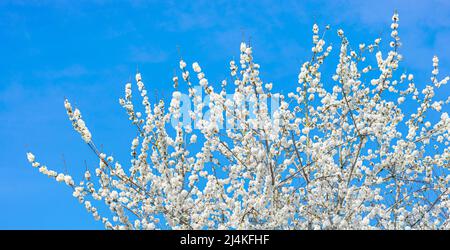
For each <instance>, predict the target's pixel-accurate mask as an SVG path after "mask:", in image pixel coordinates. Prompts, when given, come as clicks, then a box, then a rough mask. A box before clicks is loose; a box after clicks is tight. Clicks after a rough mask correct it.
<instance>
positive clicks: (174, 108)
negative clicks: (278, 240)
mask: <svg viewBox="0 0 450 250" xmlns="http://www.w3.org/2000/svg"><path fill="white" fill-rule="evenodd" d="M398 21H399V17H398V14H397V13H394V15H393V17H392V24H391V40H392V41H390V43H389V46H390V49H389V51H387V52H382V50H381V47H382V46H381V44H383V43H382V41H381V39H380V38H378V39H375V40H374V42H372V43H370V44H367V45H365V44H359V46H357V47H356V48H354V47H353V48H352V47H351V45H350V43H349V41H348V39H347V38H346V36H345V35H344V32H343V31H342V30H338V31H337V39H339V40H340V47H339V53H338V59H339V62H338V64H337V66H336V71H335V72H333V74H331V75H328V76H325V75H324V74H322V73H321V66H322V64H324V63H325V61H326V59H327V57H328V56H329V55H330V53H331V51H332V46H331V45H330V46H326V45H325V44H326V43H325V40H324V39H325V34H326V33H327V31H328V33H329V30H330V28H329V26H326V27H324V31H323V32H321V33H319V26H318V25H316V24H314V26H313V29H312V33H313V36H312V38H313V39H312V56H311V58H310V60H308V61H306V62H305V63H303V64H302V65H301V69H300V72H299V75H298V83H297V85H296V89H295V91H293V92H291V93H289V94H288V95H287V96H285V95H282V94H280V93H274V92H272V83H264V82H263V80H262V79H261V78H260V76H259V70H260V66H259V65H258V64H257V63H256V62H255V61H254V59H253V53H252V48H251V47H249V46H248V45H247V44H245V43H242V44H241V46H240V60H239V61H238V62H235V61H231V62H230V78H229V79H227V80H224V81H223V82H222V83H221V84H218V85H214V86H213V84H211V83H210V82H209V81H208V80H207V78H206V75H205V73H204V72H203V71H202V68H201V67H200V65H199V64H198V63H196V62H195V63H193V64H192V71H190V68H189V67H188V66H187V63H186V62H185V61H184V60H180V64H179V66H180V69H181V72H180V74H181V76H182V77H181V78H180V79H179V78H178V77H177V76H175V77H174V78H173V82H174V88H175V90H174V92H173V96H172V99H171V101H170V104H169V105H166V103H165V102H164V101H162V100H161V101H159V102H158V103H153V104H152V103H150V101H149V98H148V96H147V90H146V87H145V85H144V83H143V80H142V77H141V74H140V73H137V74H136V83H137V87H138V90H139V92H138V93H139V95H140V99H141V102H142V107H140V108H138V107H136V106H135V105H134V104H133V101H132V99H133V98H132V84H131V83H127V84H126V85H125V96H124V98H121V99H120V105H121V106H122V107H123V108H124V109H125V111H126V113H127V114H128V117H129V119H130V121H131V123H132V126H134V127H135V128H136V130H137V131H138V136H137V137H136V138H133V139H132V141H131V161H130V162H129V163H127V164H124V165H122V164H121V163H119V162H118V161H117V160H115V159H113V157H112V156H108V155H107V154H105V153H104V152H101V151H100V150H99V148H98V147H96V144H95V143H94V141H93V137H92V136H91V132H90V131H89V129H88V127H87V126H86V124H85V122H84V121H83V117H82V115H81V112H80V110H79V109H77V108H75V107H73V106H72V105H71V104H70V102H69V101H68V100H67V99H66V100H65V102H64V106H65V108H66V110H67V114H68V116H69V120H70V121H71V123H72V125H73V128H74V129H75V130H76V131H77V132H78V133H79V134H80V135H81V137H82V139H83V140H84V142H85V143H86V144H87V145H88V146H89V147H90V148H91V149H92V151H93V152H94V153H95V154H96V155H97V157H98V159H99V165H98V167H97V168H95V170H94V169H91V170H87V171H86V172H85V174H84V178H83V179H82V180H80V181H76V180H74V179H73V178H72V177H71V176H70V175H67V174H63V173H58V172H56V171H54V170H50V169H49V168H47V167H46V166H44V165H42V164H40V163H39V162H38V161H37V160H36V159H35V156H34V155H33V154H32V153H27V157H28V160H29V162H30V163H31V164H32V166H33V167H36V168H38V169H39V172H41V173H42V174H44V175H47V176H49V177H50V178H53V179H55V180H56V181H58V182H62V183H65V184H66V185H68V186H69V187H71V188H72V189H73V196H74V197H75V198H77V199H78V200H79V202H80V203H82V204H83V205H84V207H85V208H86V209H87V211H88V212H90V213H92V215H93V216H94V218H95V219H96V220H101V221H102V222H103V223H104V225H105V227H106V228H107V229H158V228H173V229H450V218H449V216H450V214H449V212H450V211H449V210H450V199H449V198H450V196H449V195H450V190H449V188H450V185H449V182H450V175H449V159H450V152H449V141H450V136H449V133H450V118H449V115H448V113H446V112H444V111H445V108H446V107H447V106H446V105H447V104H448V103H449V102H450V98H447V99H445V100H436V98H435V92H436V91H438V90H439V89H440V88H442V87H443V86H444V85H445V84H446V83H447V81H448V80H449V77H448V76H446V77H441V78H440V77H438V73H439V72H438V64H439V60H438V58H437V57H436V56H435V57H433V59H432V66H433V69H432V72H431V79H430V82H429V83H428V84H426V86H425V88H423V89H418V88H417V87H416V83H415V81H414V76H413V75H412V74H406V73H401V72H398V68H399V63H400V62H401V61H402V55H401V54H400V53H399V47H400V38H399V36H398ZM179 82H180V83H179ZM197 83H198V84H197ZM228 83H231V84H228ZM179 84H180V85H181V84H185V85H186V86H187V93H186V94H183V93H181V92H180V91H178V88H179V87H181V86H179ZM198 85H199V86H200V87H199V86H198ZM424 85H425V84H424ZM203 97H205V98H203ZM204 99H207V101H205V100H204ZM269 104H270V105H269ZM191 107H192V108H191ZM138 109H139V110H140V109H142V110H141V111H138ZM205 110H207V111H208V112H205ZM433 117H434V119H433ZM91 171H92V172H91ZM102 204H103V206H101V205H102ZM105 205H106V208H108V209H105ZM100 206H101V207H100Z"/></svg>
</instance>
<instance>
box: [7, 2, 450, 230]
mask: <svg viewBox="0 0 450 250" xmlns="http://www.w3.org/2000/svg"><path fill="white" fill-rule="evenodd" d="M394 9H397V10H398V11H399V13H400V33H399V34H400V37H401V39H402V42H403V44H404V46H403V47H402V48H401V53H403V55H404V58H405V62H404V63H403V65H401V68H403V69H404V70H408V72H411V73H414V74H415V75H416V79H417V80H418V83H419V84H421V85H422V86H423V85H424V84H426V83H427V81H428V79H429V75H430V72H431V58H432V57H433V55H435V54H437V55H438V56H440V68H441V73H442V75H448V72H449V68H450V61H449V60H450V57H449V46H448V44H450V2H449V1H445V0H442V1H388V0H381V1H314V2H313V1H249V0H247V1H160V2H158V1H139V0H134V1H129V2H126V1H106V0H97V1H69V0H60V1H45V0H41V1H34V0H28V1H27V0H23V1H20V0H16V1H8V0H3V1H0V41H1V42H0V44H1V46H0V55H1V58H2V60H0V136H1V140H0V147H1V150H0V173H1V174H0V229H101V228H103V226H102V225H101V223H99V222H95V221H94V220H93V219H92V217H91V215H89V214H88V213H87V212H85V210H84V208H83V207H82V206H80V205H79V204H78V202H77V201H76V200H75V199H74V198H73V197H72V196H71V191H70V189H69V188H67V187H65V186H64V185H61V184H58V183H55V182H54V181H51V180H49V179H48V178H47V177H45V176H43V175H41V174H39V173H38V171H37V170H36V169H33V168H31V167H30V166H29V164H28V162H27V161H26V157H25V152H26V151H28V150H30V151H33V152H35V154H36V156H37V157H38V158H37V159H38V161H40V162H42V163H45V164H46V165H47V166H48V167H49V168H54V169H56V170H59V171H64V164H63V155H64V159H65V161H66V162H67V169H68V171H69V172H70V173H74V175H75V176H77V174H80V173H81V172H82V171H83V170H84V168H85V167H84V160H86V161H87V162H88V164H89V165H90V166H91V167H92V168H93V167H94V165H95V164H97V163H98V162H97V161H96V160H95V158H94V156H93V154H92V153H91V152H90V151H89V149H88V147H87V146H86V145H85V144H84V143H83V141H82V140H81V138H79V135H78V134H76V132H74V131H73V130H72V128H71V125H70V123H69V121H68V120H67V117H66V114H65V110H64V107H63V98H64V97H68V98H69V99H70V100H71V101H72V102H73V103H74V104H76V105H77V106H78V107H79V108H80V109H81V111H82V113H83V116H84V117H85V120H86V122H87V125H88V126H89V128H90V130H91V131H92V133H93V136H94V140H95V141H96V143H97V144H104V149H105V151H106V152H108V153H110V154H112V155H114V156H115V157H116V158H118V159H120V161H121V162H122V163H124V164H125V163H126V162H127V160H128V157H127V156H128V153H129V152H128V149H129V143H130V140H131V138H132V136H134V135H135V131H134V129H133V128H132V127H131V126H130V125H129V123H128V120H127V116H126V114H125V113H124V111H123V110H122V109H121V107H120V106H119V105H118V98H119V97H121V96H122V95H123V88H124V84H125V82H126V81H127V80H128V79H129V77H130V75H133V74H134V73H135V71H136V67H139V69H140V71H141V72H142V74H143V80H144V82H145V83H146V86H147V88H148V89H149V91H150V92H153V93H154V95H155V96H158V97H161V96H164V95H167V94H168V93H169V92H170V91H171V78H172V76H173V71H174V69H176V68H177V65H178V59H179V56H178V53H177V49H176V48H177V46H180V48H181V54H182V56H183V58H185V59H186V60H187V61H188V62H189V63H192V62H193V61H199V62H200V65H201V66H202V68H204V69H205V71H206V74H207V76H208V78H209V79H210V81H211V82H214V81H216V82H218V81H219V80H221V79H223V78H225V77H226V75H227V74H228V61H229V60H230V59H232V58H233V57H237V56H238V48H239V43H240V41H241V40H242V38H243V37H245V39H248V37H249V36H250V37H251V43H252V45H253V47H254V51H255V59H256V60H257V61H258V62H259V63H260V64H261V67H262V69H261V71H262V75H263V78H264V80H266V81H267V82H269V81H272V82H274V85H276V86H278V87H277V88H278V89H279V90H283V91H288V90H292V89H294V88H295V84H296V77H297V74H298V69H299V67H300V63H301V62H302V61H303V60H306V59H308V58H309V57H310V53H309V51H310V46H311V27H312V24H313V23H314V22H317V23H318V24H319V25H322V27H323V26H324V25H326V24H330V25H331V27H332V29H333V33H334V32H335V31H336V30H337V29H338V28H342V29H344V31H345V33H346V34H348V35H349V39H350V42H353V44H357V43H359V42H365V43H368V42H370V41H373V39H375V38H376V37H378V36H381V37H383V38H388V36H389V32H390V29H389V25H390V22H391V16H392V13H393V11H394ZM243 34H244V35H243ZM333 36H334V35H333ZM330 37H331V36H330ZM385 40H386V39H385ZM333 67H334V65H330V68H329V69H332V68H333Z"/></svg>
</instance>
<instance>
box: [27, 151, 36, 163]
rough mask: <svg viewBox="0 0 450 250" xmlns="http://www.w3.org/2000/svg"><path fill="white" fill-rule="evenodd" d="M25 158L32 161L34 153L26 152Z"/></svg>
mask: <svg viewBox="0 0 450 250" xmlns="http://www.w3.org/2000/svg"><path fill="white" fill-rule="evenodd" d="M27 159H28V161H29V162H30V163H33V162H34V160H35V157H34V155H33V154H32V153H30V152H28V153H27Z"/></svg>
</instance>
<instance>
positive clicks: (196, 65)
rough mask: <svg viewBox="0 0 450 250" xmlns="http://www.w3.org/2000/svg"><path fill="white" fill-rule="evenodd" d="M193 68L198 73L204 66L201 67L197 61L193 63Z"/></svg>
mask: <svg viewBox="0 0 450 250" xmlns="http://www.w3.org/2000/svg"><path fill="white" fill-rule="evenodd" d="M192 69H193V70H194V72H196V73H200V72H201V71H202V68H200V65H198V63H197V62H194V63H193V64H192Z"/></svg>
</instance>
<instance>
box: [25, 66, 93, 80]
mask: <svg viewBox="0 0 450 250" xmlns="http://www.w3.org/2000/svg"><path fill="white" fill-rule="evenodd" d="M34 74H35V76H36V77H40V78H44V79H50V80H55V79H60V78H66V77H71V78H76V77H80V76H84V75H86V74H88V70H87V69H86V68H85V67H84V66H82V65H71V66H68V67H65V68H62V69H56V70H54V69H45V70H37V71H35V72H34Z"/></svg>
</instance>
